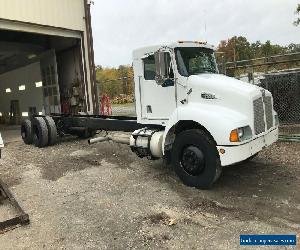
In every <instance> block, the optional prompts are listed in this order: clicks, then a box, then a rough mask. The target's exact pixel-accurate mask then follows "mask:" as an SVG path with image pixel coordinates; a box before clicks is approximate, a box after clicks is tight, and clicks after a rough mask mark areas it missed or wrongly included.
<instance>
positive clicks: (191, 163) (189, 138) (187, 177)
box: [172, 129, 222, 189]
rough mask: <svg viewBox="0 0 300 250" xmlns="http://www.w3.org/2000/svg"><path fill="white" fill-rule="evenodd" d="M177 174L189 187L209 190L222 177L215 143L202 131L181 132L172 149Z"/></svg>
mask: <svg viewBox="0 0 300 250" xmlns="http://www.w3.org/2000/svg"><path fill="white" fill-rule="evenodd" d="M172 163H173V166H174V169H175V172H176V174H177V175H178V177H179V178H180V179H181V181H182V182H183V183H184V184H185V185H187V186H192V187H196V188H200V189H209V188H211V186H212V184H213V183H214V182H215V181H216V180H217V179H218V178H219V177H220V175H221V170H222V169H221V162H220V157H219V155H218V151H217V148H216V145H215V142H214V141H213V140H212V139H211V138H210V137H209V136H208V135H207V134H206V133H205V132H204V131H202V130H198V129H191V130H186V131H183V132H181V133H180V134H179V135H178V136H177V138H176V140H175V142H174V145H173V148H172Z"/></svg>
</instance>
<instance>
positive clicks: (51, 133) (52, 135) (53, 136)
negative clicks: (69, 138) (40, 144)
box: [44, 116, 58, 146]
mask: <svg viewBox="0 0 300 250" xmlns="http://www.w3.org/2000/svg"><path fill="white" fill-rule="evenodd" d="M44 120H45V122H46V124H47V129H48V145H49V146H52V145H54V144H56V143H57V137H58V136H57V128H56V124H55V122H54V120H53V119H52V117H50V116H45V117H44Z"/></svg>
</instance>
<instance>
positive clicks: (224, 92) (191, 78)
mask: <svg viewBox="0 0 300 250" xmlns="http://www.w3.org/2000/svg"><path fill="white" fill-rule="evenodd" d="M133 69H134V82H135V107H136V117H127V116H101V115H89V114H88V113H79V114H77V115H71V114H51V115H50V116H33V117H32V118H31V119H28V120H25V121H23V123H22V126H21V134H22V138H23V140H24V142H25V143H26V144H32V143H33V144H35V145H36V146H38V147H45V146H48V145H53V144H55V143H56V141H57V139H58V137H59V136H60V135H64V134H77V135H79V136H81V137H93V136H94V135H95V131H97V130H105V131H124V132H130V135H129V136H127V137H126V136H125V135H126V133H124V136H109V135H107V136H104V137H96V138H93V139H90V140H89V142H90V143H96V142H102V141H115V142H119V143H125V144H128V145H129V146H130V148H131V150H132V151H133V152H134V153H136V154H137V156H138V157H147V158H148V159H151V160H156V159H160V158H164V159H166V160H167V161H168V162H170V163H171V164H172V165H173V167H174V170H175V172H176V174H177V175H178V176H179V178H180V179H181V181H182V182H183V183H184V184H186V185H188V186H193V187H197V188H201V189H207V188H210V187H211V186H212V185H213V183H214V182H215V181H216V180H217V179H218V178H219V177H220V174H221V172H222V167H224V166H228V165H232V164H235V163H238V162H242V161H245V160H248V159H251V158H253V157H254V156H255V155H256V154H257V153H258V152H260V151H261V150H263V149H264V148H265V147H267V146H269V145H271V144H272V143H274V142H276V141H277V140H278V116H277V113H276V112H275V111H274V108H273V98H272V95H271V93H270V92H269V91H267V90H265V89H263V88H261V87H258V86H256V85H253V84H249V83H245V82H242V81H239V80H237V79H234V78H231V77H227V76H225V75H222V74H219V72H218V68H217V64H216V59H215V50H214V47H213V46H210V45H208V44H207V43H206V42H190V41H179V42H176V43H173V44H168V45H159V46H151V47H145V48H141V49H138V50H135V51H134V52H133ZM127 134H128V133H127Z"/></svg>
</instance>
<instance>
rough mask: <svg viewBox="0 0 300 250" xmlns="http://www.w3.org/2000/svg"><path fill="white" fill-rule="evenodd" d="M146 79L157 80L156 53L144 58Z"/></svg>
mask: <svg viewBox="0 0 300 250" xmlns="http://www.w3.org/2000/svg"><path fill="white" fill-rule="evenodd" d="M143 62H144V78H145V80H155V59H154V55H151V56H148V57H147V58H145V59H143Z"/></svg>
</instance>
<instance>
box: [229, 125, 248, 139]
mask: <svg viewBox="0 0 300 250" xmlns="http://www.w3.org/2000/svg"><path fill="white" fill-rule="evenodd" d="M251 138H252V130H251V128H250V126H245V127H242V128H237V129H234V130H232V131H231V133H230V137H229V140H230V141H231V142H242V141H246V140H249V139H251Z"/></svg>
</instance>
